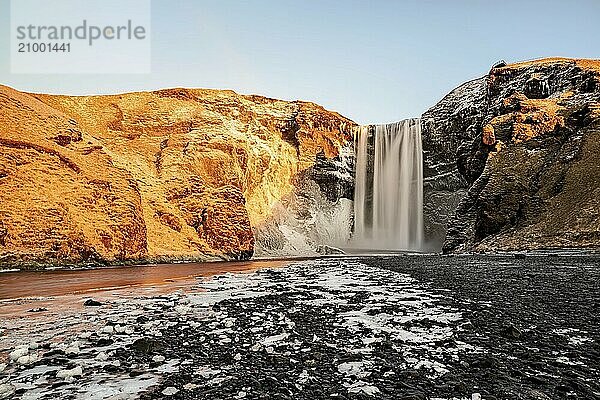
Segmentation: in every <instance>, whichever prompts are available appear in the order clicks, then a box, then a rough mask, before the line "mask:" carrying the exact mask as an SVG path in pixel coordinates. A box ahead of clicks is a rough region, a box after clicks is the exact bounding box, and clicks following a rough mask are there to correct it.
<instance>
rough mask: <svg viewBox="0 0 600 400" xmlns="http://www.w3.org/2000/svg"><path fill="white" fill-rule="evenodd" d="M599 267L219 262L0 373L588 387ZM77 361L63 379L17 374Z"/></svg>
mask: <svg viewBox="0 0 600 400" xmlns="http://www.w3.org/2000/svg"><path fill="white" fill-rule="evenodd" d="M599 267H600V257H596V256H573V255H571V256H565V255H561V256H549V255H539V256H537V255H536V256H533V255H528V256H522V255H519V256H511V255H507V256H456V257H448V256H422V255H405V256H393V257H359V258H357V257H346V258H340V259H324V260H308V261H300V262H296V263H293V264H291V265H289V266H286V267H283V268H280V269H274V270H271V269H266V270H261V271H258V272H256V273H252V274H247V275H224V276H218V277H215V278H214V279H212V280H210V281H199V283H198V285H196V287H195V288H193V289H194V290H191V291H190V292H188V293H185V292H181V291H177V292H173V293H170V294H165V295H162V296H155V297H144V298H135V299H129V300H119V301H111V300H107V301H106V302H103V303H102V305H101V306H97V307H86V308H85V316H86V317H85V318H87V321H89V318H90V317H92V318H96V319H95V320H94V321H96V322H98V323H99V325H98V324H96V325H94V327H93V328H92V329H91V330H90V331H88V333H87V335H83V334H77V335H73V339H75V338H77V340H78V343H79V346H80V347H81V352H80V353H79V352H78V353H75V354H72V353H69V354H67V353H68V349H66V348H62V347H61V348H57V347H52V346H50V345H49V344H48V343H47V344H45V345H43V346H41V347H40V348H39V349H38V350H35V351H37V352H38V354H39V356H40V359H39V360H37V361H35V362H34V363H32V364H30V365H24V366H18V365H16V364H15V363H14V362H11V363H9V364H8V366H7V367H6V370H5V371H4V372H3V373H0V378H2V376H3V375H2V374H4V376H7V377H8V381H6V380H5V382H8V384H9V385H10V384H11V382H12V383H14V384H15V385H20V386H18V388H17V389H16V391H15V392H14V393H13V394H12V396H13V397H12V398H15V399H19V398H25V395H26V394H27V392H28V390H30V389H28V388H29V387H32V388H35V387H37V389H36V390H39V389H40V388H42V389H43V390H44V391H45V394H44V395H42V396H41V397H40V398H41V399H55V398H76V397H77V396H79V397H81V396H82V394H81V393H87V394H86V396H87V395H89V393H91V392H90V389H89V388H90V387H93V386H90V385H100V386H98V387H102V385H108V384H110V385H112V387H113V388H115V387H117V388H118V387H119V385H120V384H123V385H124V386H123V387H125V386H126V385H131V382H134V381H135V380H138V381H139V382H150V380H152V379H155V380H156V381H155V382H154V381H153V382H154V383H152V384H148V385H146V387H145V389H143V391H142V393H141V398H142V399H211V400H218V399H301V400H302V399H305V400H309V399H390V400H392V399H394V400H398V399H405V400H409V399H413V400H416V399H471V398H473V399H478V398H480V397H479V396H481V398H483V399H484V400H485V399H600V268H599ZM123 301H125V302H123ZM69 321H72V320H71V319H70V320H68V321H66V322H67V323H71V322H69ZM104 321H106V322H104ZM75 322H76V321H73V323H75ZM104 324H106V325H104ZM117 324H124V325H120V328H119V325H117ZM112 325H114V327H115V329H114V332H113V329H112ZM125 326H126V327H127V329H125V328H124V327H125ZM117 328H118V329H117ZM43 329H51V327H50V328H43ZM32 351H33V350H32ZM78 351H79V350H78ZM99 352H103V353H102V354H105V356H106V355H107V356H108V360H107V361H105V362H102V361H98V357H96V356H97V354H98V353H99ZM94 357H96V358H95V361H94ZM82 364H83V365H84V369H83V374H82V375H78V376H75V377H74V378H68V379H62V378H58V377H57V376H56V375H57V372H54V371H52V372H47V373H45V375H44V376H45V378H44V379H46V381H44V380H43V379H42V380H37V381H36V379H38V378H37V376H38V375H35V374H34V375H28V374H27V371H33V370H31V368H33V369H35V368H42V369H41V370H42V371H43V368H44V366H55V368H60V369H62V370H64V369H65V368H74V367H75V366H77V365H82ZM0 372H1V371H0ZM129 378H131V380H132V381H130V382H129V383H125V382H124V379H129ZM40 379H41V378H40ZM36 382H38V383H36ZM0 383H2V382H0ZM5 385H6V384H5ZM28 385H31V386H28ZM40 385H41V386H40ZM0 386H1V385H0ZM147 386H150V387H149V388H148V387H147ZM0 389H2V388H1V387H0ZM5 389H6V387H5ZM105 389H106V388H105ZM31 390H33V389H31ZM111 390H113V389H111ZM77 392H79V393H80V394H79V395H77ZM113 392H114V390H113ZM107 393H108V392H107ZM0 395H1V393H0ZM119 396H121V395H117V397H114V399H125V398H129V397H127V395H126V394H123V395H122V396H121V397H119ZM0 397H1V396H0ZM134 397H137V396H134Z"/></svg>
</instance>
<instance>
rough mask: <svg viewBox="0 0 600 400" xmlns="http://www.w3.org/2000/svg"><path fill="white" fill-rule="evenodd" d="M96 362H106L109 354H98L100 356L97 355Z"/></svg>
mask: <svg viewBox="0 0 600 400" xmlns="http://www.w3.org/2000/svg"><path fill="white" fill-rule="evenodd" d="M96 360H98V361H106V360H108V354H106V353H105V352H103V351H101V352H100V353H98V355H96Z"/></svg>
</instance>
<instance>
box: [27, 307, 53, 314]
mask: <svg viewBox="0 0 600 400" xmlns="http://www.w3.org/2000/svg"><path fill="white" fill-rule="evenodd" d="M44 311H48V309H47V308H44V307H38V308H32V309H30V310H27V312H30V313H38V312H44Z"/></svg>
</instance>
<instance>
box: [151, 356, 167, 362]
mask: <svg viewBox="0 0 600 400" xmlns="http://www.w3.org/2000/svg"><path fill="white" fill-rule="evenodd" d="M152 361H154V362H155V363H162V362H164V361H165V357H164V356H158V355H157V356H154V357H152Z"/></svg>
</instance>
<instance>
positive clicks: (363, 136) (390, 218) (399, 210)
mask: <svg viewBox="0 0 600 400" xmlns="http://www.w3.org/2000/svg"><path fill="white" fill-rule="evenodd" d="M355 148H356V174H355V189H354V235H353V239H352V242H353V245H354V246H355V247H360V248H363V249H366V248H370V249H387V250H412V251H418V250H421V248H422V246H423V152H422V146H421V123H420V120H419V119H418V118H414V119H407V120H404V121H400V122H396V123H392V124H386V125H376V126H375V129H373V128H372V127H368V126H364V127H360V129H358V130H357V133H356V137H355Z"/></svg>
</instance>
